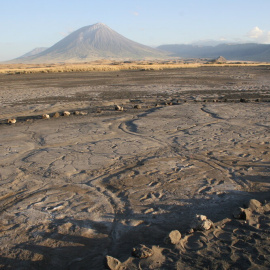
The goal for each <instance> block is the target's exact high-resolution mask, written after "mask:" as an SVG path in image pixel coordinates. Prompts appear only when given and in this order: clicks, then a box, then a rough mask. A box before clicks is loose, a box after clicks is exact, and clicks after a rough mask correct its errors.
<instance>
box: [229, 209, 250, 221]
mask: <svg viewBox="0 0 270 270" xmlns="http://www.w3.org/2000/svg"><path fill="white" fill-rule="evenodd" d="M233 217H234V218H236V219H242V220H249V219H250V217H251V211H250V209H248V208H247V209H244V208H242V207H238V208H237V209H235V211H234V212H233Z"/></svg>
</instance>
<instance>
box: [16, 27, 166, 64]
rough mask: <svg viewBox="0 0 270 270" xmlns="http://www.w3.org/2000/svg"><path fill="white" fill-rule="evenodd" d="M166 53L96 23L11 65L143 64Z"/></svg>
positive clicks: (18, 59) (162, 56)
mask: <svg viewBox="0 0 270 270" xmlns="http://www.w3.org/2000/svg"><path fill="white" fill-rule="evenodd" d="M165 56H166V53H164V52H163V51H160V50H156V49H154V48H151V47H148V46H145V45H142V44H139V43H137V42H134V41H132V40H129V39H127V38H125V37H124V36H122V35H120V34H118V33H117V32H115V31H114V30H112V29H111V28H109V27H108V26H107V25H105V24H103V23H97V24H94V25H90V26H85V27H82V28H80V29H78V30H76V31H74V32H73V33H71V34H70V35H68V36H67V37H65V38H64V39H62V40H60V41H59V42H58V43H56V44H55V45H53V46H52V47H50V48H48V49H47V50H45V51H43V52H41V53H38V54H36V55H32V56H28V57H20V58H17V59H15V60H13V61H12V62H23V63H28V62H29V63H48V62H85V61H93V60H99V59H111V60H124V59H130V60H140V59H157V58H164V57H165Z"/></svg>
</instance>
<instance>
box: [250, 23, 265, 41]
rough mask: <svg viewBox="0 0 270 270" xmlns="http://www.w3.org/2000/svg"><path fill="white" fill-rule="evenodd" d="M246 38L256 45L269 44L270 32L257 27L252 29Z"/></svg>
mask: <svg viewBox="0 0 270 270" xmlns="http://www.w3.org/2000/svg"><path fill="white" fill-rule="evenodd" d="M247 37H248V38H250V39H253V41H255V42H258V43H270V31H265V30H262V29H260V28H259V27H258V26H256V27H254V28H252V29H251V30H250V31H249V32H248V33H247Z"/></svg>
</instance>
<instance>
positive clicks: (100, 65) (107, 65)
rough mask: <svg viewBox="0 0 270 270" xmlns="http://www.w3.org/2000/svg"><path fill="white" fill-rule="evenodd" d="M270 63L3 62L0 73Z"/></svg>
mask: <svg viewBox="0 0 270 270" xmlns="http://www.w3.org/2000/svg"><path fill="white" fill-rule="evenodd" d="M260 65H268V66H270V63H251V62H250V63H247V62H243V63H241V62H228V63H226V64H209V63H203V62H201V63H200V62H196V61H194V62H193V63H192V62H180V61H154V62H149V61H132V62H115V61H113V62H109V61H96V62H91V63H72V64H69V63H66V64H2V65H0V74H31V73H57V72H93V71H120V70H163V69H177V68H198V67H203V66H208V67H209V66H211V67H213V66H214V67H228V66H260Z"/></svg>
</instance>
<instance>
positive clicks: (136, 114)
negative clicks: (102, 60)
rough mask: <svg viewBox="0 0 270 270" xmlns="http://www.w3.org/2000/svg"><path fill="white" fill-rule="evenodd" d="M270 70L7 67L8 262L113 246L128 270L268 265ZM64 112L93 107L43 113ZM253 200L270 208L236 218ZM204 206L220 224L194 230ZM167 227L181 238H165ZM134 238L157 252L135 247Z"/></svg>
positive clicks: (88, 254) (66, 265) (0, 200)
mask: <svg viewBox="0 0 270 270" xmlns="http://www.w3.org/2000/svg"><path fill="white" fill-rule="evenodd" d="M269 78H270V76H269V69H268V68H266V67H256V68H251V67H235V68H226V67H221V68H198V69H180V70H166V71H129V72H128V71H127V72H126V71H121V72H104V73H63V74H35V75H31V74H29V75H14V76H12V75H9V76H8V75H0V81H1V107H2V109H1V117H0V118H1V122H0V134H1V142H0V147H1V151H0V153H1V156H0V165H1V168H0V173H1V174H0V181H1V182H0V184H1V188H0V196H1V197H0V211H1V212H0V213H1V218H0V237H1V238H0V244H1V245H0V265H1V267H2V268H3V269H104V268H105V264H104V261H105V256H106V255H110V256H113V257H115V258H117V259H119V260H120V261H121V263H122V265H121V268H122V269H204V268H208V269H232V268H233V269H243V268H244V269H248V268H250V267H255V268H256V267H257V268H260V269H267V268H268V269H269V267H270V262H269V254H270V253H269V251H270V248H269V242H268V239H269V236H270V235H269V229H270V228H269V226H270V225H269V224H270V222H269V220H270V216H269V209H270V206H269V204H267V202H268V200H269V175H270V172H269V139H270V136H269V124H270V122H269V114H270V110H269V104H270V103H269V102H267V101H268V100H269V85H270V79H269ZM240 99H241V101H242V102H240ZM213 101H220V102H213ZM244 101H246V102H244ZM116 104H117V105H121V106H123V107H124V111H115V110H114V105H116ZM138 104H140V105H141V109H135V108H134V105H138ZM166 104H167V105H166ZM169 104H172V105H171V106H169ZM64 110H69V111H70V112H74V111H75V110H79V111H80V110H82V111H84V112H87V113H88V114H87V115H80V116H75V115H71V116H69V117H64V116H60V117H58V118H51V119H42V117H41V115H42V114H43V113H48V114H50V115H51V116H52V115H53V114H54V113H55V112H63V111H64ZM8 118H17V123H16V124H14V125H8V124H6V119H8ZM251 198H255V199H257V200H259V201H260V202H261V203H262V204H263V205H264V206H262V208H260V210H258V209H257V211H255V212H253V215H252V218H250V219H249V220H245V221H244V220H243V221H241V220H235V219H234V218H233V217H232V212H233V210H234V209H235V208H237V207H239V206H242V205H243V204H245V203H247V202H248V201H249V200H250V199H251ZM265 200H266V201H265ZM195 214H203V215H206V216H207V217H208V218H209V219H211V220H212V221H213V222H214V224H215V227H214V228H212V229H210V230H209V231H207V232H195V233H193V234H186V232H187V231H188V229H189V226H190V223H191V220H192V218H193V217H194V215H195ZM171 230H179V231H180V232H181V234H182V240H181V241H180V242H179V243H178V244H176V245H170V244H168V243H166V244H165V243H164V241H163V239H164V237H165V236H166V235H167V234H168V233H169V232H170V231H171ZM138 244H145V245H147V246H148V247H150V248H151V249H152V251H153V256H151V257H149V258H145V259H139V258H135V257H133V256H132V255H131V251H132V248H133V247H134V246H136V245H138Z"/></svg>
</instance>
